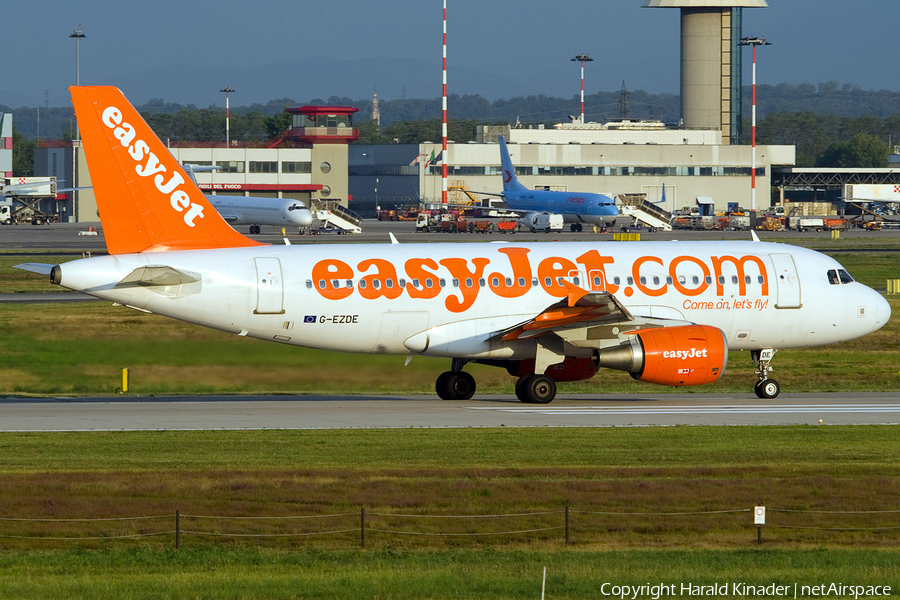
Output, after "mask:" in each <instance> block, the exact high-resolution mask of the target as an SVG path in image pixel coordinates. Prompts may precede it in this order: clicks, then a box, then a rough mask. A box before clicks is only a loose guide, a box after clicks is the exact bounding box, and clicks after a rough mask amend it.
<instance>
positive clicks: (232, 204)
mask: <svg viewBox="0 0 900 600" xmlns="http://www.w3.org/2000/svg"><path fill="white" fill-rule="evenodd" d="M206 199H207V200H209V203H210V204H212V205H213V207H214V208H215V209H216V210H217V211H219V214H220V215H222V218H223V219H225V220H226V221H228V222H229V223H230V224H232V225H249V226H250V233H259V226H260V225H274V226H275V227H297V228H300V227H309V226H310V225H312V222H313V217H312V213H311V212H310V211H309V209H308V208H306V206H305V205H304V204H303V202H301V201H300V200H293V199H291V198H261V197H258V196H224V195H222V194H215V195H212V194H210V195H207V196H206Z"/></svg>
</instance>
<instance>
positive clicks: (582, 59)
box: [571, 54, 594, 123]
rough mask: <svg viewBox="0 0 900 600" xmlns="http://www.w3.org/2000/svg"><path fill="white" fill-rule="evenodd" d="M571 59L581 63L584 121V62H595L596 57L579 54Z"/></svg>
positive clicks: (582, 117) (582, 113) (582, 114)
mask: <svg viewBox="0 0 900 600" xmlns="http://www.w3.org/2000/svg"><path fill="white" fill-rule="evenodd" d="M571 60H573V61H576V62H580V63H581V122H582V123H584V63H586V62H593V60H594V59H593V58H591V57H590V56H588V55H587V54H579V55H578V56H576V57H575V58H573V59H571Z"/></svg>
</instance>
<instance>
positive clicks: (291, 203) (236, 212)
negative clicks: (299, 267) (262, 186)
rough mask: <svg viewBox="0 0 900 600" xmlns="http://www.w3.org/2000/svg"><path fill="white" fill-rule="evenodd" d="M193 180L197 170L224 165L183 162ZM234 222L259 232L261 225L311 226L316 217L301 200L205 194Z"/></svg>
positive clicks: (252, 231)
mask: <svg viewBox="0 0 900 600" xmlns="http://www.w3.org/2000/svg"><path fill="white" fill-rule="evenodd" d="M182 166H183V168H184V170H185V172H186V173H187V174H188V176H189V177H190V178H191V181H193V182H194V183H197V179H196V177H194V173H199V172H201V171H215V170H216V169H219V168H220V167H215V166H206V165H192V164H186V165H182ZM204 195H205V196H206V199H207V200H209V202H210V204H212V205H213V207H215V209H216V210H217V211H219V214H220V215H222V218H224V219H225V220H226V221H228V223H230V224H231V225H249V226H250V233H251V234H253V233H259V227H260V225H274V226H275V227H297V228H301V227H309V226H310V225H312V222H313V216H312V213H311V212H310V210H309V209H308V208H307V207H306V205H305V204H303V202H301V201H300V200H294V199H291V198H264V197H260V196H226V195H222V194H204Z"/></svg>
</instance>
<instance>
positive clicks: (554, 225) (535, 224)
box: [520, 212, 563, 233]
mask: <svg viewBox="0 0 900 600" xmlns="http://www.w3.org/2000/svg"><path fill="white" fill-rule="evenodd" d="M520 222H521V223H522V226H523V227H526V228H528V229H529V230H530V231H531V232H532V233H534V232H535V231H543V232H544V233H550V232H551V231H562V228H563V216H562V215H560V214H556V213H548V212H540V213H528V214H527V215H525V216H524V217H522V218H521V219H520Z"/></svg>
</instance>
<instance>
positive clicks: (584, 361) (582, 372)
mask: <svg viewBox="0 0 900 600" xmlns="http://www.w3.org/2000/svg"><path fill="white" fill-rule="evenodd" d="M507 370H508V371H509V374H510V375H512V376H513V377H522V376H524V375H532V374H533V373H534V359H531V360H523V361H520V362H519V363H517V364H516V365H515V368H510V369H507ZM596 372H597V361H596V360H595V359H594V358H590V357H588V358H579V357H575V356H567V357H566V359H565V360H564V361H562V362H561V363H556V364H555V365H550V366H549V367H547V371H546V372H545V373H544V374H545V375H546V376H547V377H549V378H550V379H552V380H553V381H556V382H560V381H581V380H582V379H590V378H591V377H593V376H594V374H595V373H596Z"/></svg>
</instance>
